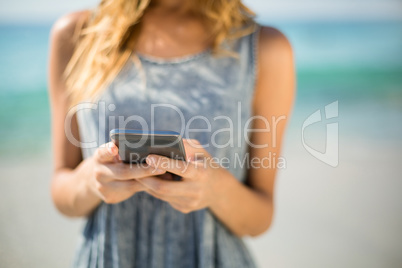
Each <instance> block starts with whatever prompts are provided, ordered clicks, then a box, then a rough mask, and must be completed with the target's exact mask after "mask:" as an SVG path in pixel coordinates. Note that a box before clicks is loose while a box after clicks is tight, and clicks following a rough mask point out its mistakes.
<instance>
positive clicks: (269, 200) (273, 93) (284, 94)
mask: <svg viewBox="0 0 402 268" xmlns="http://www.w3.org/2000/svg"><path fill="white" fill-rule="evenodd" d="M258 52H259V53H258V63H259V64H258V81H257V84H256V89H255V90H256V92H255V96H254V106H253V108H254V115H255V116H261V117H264V118H266V119H267V121H268V122H269V123H270V132H268V133H267V132H258V131H256V132H252V133H251V139H250V141H251V142H252V144H255V145H263V144H268V145H269V146H268V147H266V148H255V147H253V146H250V151H249V152H250V155H249V156H250V159H257V160H258V159H260V160H261V159H263V158H266V157H269V156H270V155H271V156H274V155H276V156H277V157H278V156H279V153H280V147H281V142H282V137H283V132H284V129H285V125H286V121H287V119H288V115H289V112H290V109H291V107H292V104H293V98H294V89H295V74H294V64H293V55H292V49H291V46H290V44H289V42H288V40H287V39H286V37H285V36H284V35H282V34H281V33H280V32H279V31H277V30H275V29H273V28H262V29H261V35H260V39H259V49H258ZM253 123H254V125H253V128H254V129H265V128H267V126H266V125H265V123H264V121H263V120H254V121H253ZM274 126H276V127H274ZM185 146H186V153H187V152H190V155H191V156H194V155H195V154H203V155H205V156H208V153H207V152H206V151H205V150H204V149H194V146H191V142H186V143H185ZM147 162H148V163H149V164H150V165H154V166H156V167H158V168H165V169H166V170H167V171H169V172H172V173H176V174H179V175H181V176H182V177H183V181H182V182H171V181H162V180H159V179H155V178H145V179H141V180H139V181H140V182H141V183H142V184H144V185H145V186H146V191H147V192H149V193H150V194H152V195H154V196H155V197H157V198H160V199H162V200H165V201H167V202H169V203H170V204H171V205H172V206H173V207H174V208H176V209H178V210H180V211H182V212H184V213H188V212H191V211H194V210H197V209H202V208H205V207H209V208H210V210H211V211H212V212H213V213H214V215H215V216H216V217H217V218H219V219H220V220H221V221H222V222H223V223H224V224H225V225H226V226H227V227H228V228H229V229H230V230H231V231H232V232H233V233H235V234H237V235H238V236H244V235H251V236H256V235H259V234H261V233H263V232H264V231H266V230H267V229H268V228H269V226H270V224H271V221H272V215H273V193H274V181H275V174H276V167H275V166H273V167H271V168H263V167H258V164H257V166H255V165H256V164H255V163H254V167H251V168H250V170H249V173H248V179H247V184H248V185H247V186H246V185H244V184H242V183H240V182H238V181H237V180H236V178H234V177H233V175H232V174H231V173H230V172H229V171H227V170H226V169H224V168H216V164H215V167H211V165H213V164H207V165H204V164H203V162H182V161H179V160H172V159H168V158H165V157H162V156H158V155H151V156H149V157H148V159H147ZM161 163H162V164H161ZM232 164H233V163H232ZM264 165H266V162H265V164H264Z"/></svg>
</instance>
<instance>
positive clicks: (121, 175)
mask: <svg viewBox="0 0 402 268" xmlns="http://www.w3.org/2000/svg"><path fill="white" fill-rule="evenodd" d="M87 15H88V12H86V11H84V12H77V13H73V14H70V15H67V16H65V17H63V18H61V19H59V20H58V21H57V22H56V24H55V25H54V26H53V28H52V32H51V44H50V62H49V95H50V103H51V114H52V121H51V123H52V139H53V141H52V145H53V155H54V157H53V165H54V172H53V178H52V183H51V192H52V198H53V202H54V203H55V205H56V207H57V208H58V210H59V211H60V212H61V213H63V214H65V215H67V216H86V215H88V214H89V213H90V212H91V211H92V210H93V209H95V208H96V207H97V206H98V205H99V204H100V202H101V201H104V202H106V203H118V202H121V201H123V200H125V199H127V198H129V197H130V196H132V195H133V194H135V193H136V192H138V191H142V190H143V186H142V185H141V184H140V183H138V182H137V181H136V180H134V178H142V177H147V176H153V175H158V174H163V173H164V172H160V171H159V172H157V171H155V169H153V168H151V167H148V168H147V167H146V166H145V167H132V168H131V167H130V165H126V164H124V163H122V162H121V161H119V160H118V157H117V154H118V148H117V147H116V146H115V145H114V144H113V143H108V144H106V145H103V146H100V147H99V148H98V149H97V150H96V151H95V153H94V155H93V156H92V157H90V158H88V159H86V160H84V161H82V157H81V148H79V147H76V146H74V145H73V144H72V143H70V141H69V140H68V139H67V137H66V134H65V133H64V121H65V118H66V115H67V112H68V102H67V98H66V94H65V92H66V88H65V81H64V78H63V77H64V76H63V73H64V70H65V68H66V65H67V64H68V62H69V60H70V58H71V56H72V54H73V51H74V43H73V35H74V31H75V28H76V27H77V23H78V22H79V21H81V19H85V16H87ZM71 133H72V134H73V136H74V138H75V139H76V140H79V135H78V134H79V133H78V125H77V120H76V117H75V116H74V117H73V118H72V122H71Z"/></svg>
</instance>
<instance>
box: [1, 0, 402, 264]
mask: <svg viewBox="0 0 402 268" xmlns="http://www.w3.org/2000/svg"><path fill="white" fill-rule="evenodd" d="M97 2H98V1H95V0H85V1H84V0H80V1H79V0H70V1H57V0H36V1H29V0H14V1H4V0H2V1H1V2H0V137H1V138H0V168H1V172H0V198H1V202H0V266H1V267H41V268H46V267H61V268H62V267H69V266H70V264H71V259H72V256H73V254H74V250H75V245H76V243H77V238H78V234H79V232H80V231H81V228H82V220H71V219H67V218H64V217H62V216H61V215H59V214H58V213H57V212H56V210H55V208H54V207H53V205H52V202H51V198H50V191H49V181H50V174H51V166H52V158H51V148H50V126H49V121H50V115H49V103H48V96H47V85H46V72H47V57H48V48H49V47H48V44H49V30H50V27H51V25H52V23H53V22H54V21H55V20H56V19H57V17H59V16H60V15H62V14H65V13H68V12H71V11H73V10H77V9H84V8H90V7H93V6H95V5H96V4H97ZM244 2H245V4H247V5H248V6H249V7H250V8H251V9H253V10H254V11H256V13H257V15H258V21H259V22H260V23H262V24H266V25H271V26H274V27H277V28H279V29H280V30H281V31H283V32H284V33H285V34H286V35H287V36H288V38H289V39H290V41H291V43H292V45H293V48H294V51H295V56H296V63H297V79H298V92H297V100H296V103H295V108H294V110H293V115H292V118H291V122H290V125H289V127H288V132H287V135H286V139H285V144H284V150H283V156H284V157H285V159H286V163H287V165H286V168H285V169H283V170H281V171H280V172H279V174H278V179H277V184H276V196H275V199H276V213H275V219H274V222H273V225H272V228H271V229H270V230H269V231H268V232H267V233H266V234H264V235H263V236H261V237H258V238H255V239H254V238H253V239H246V242H247V243H248V244H249V246H250V248H251V250H252V253H253V255H254V256H255V258H256V259H257V262H258V263H259V265H260V267H263V268H265V267H276V268H278V267H365V268H366V267H402V255H401V252H402V195H401V190H402V180H401V179H402V175H401V174H402V1H400V0H319V1H314V0H308V1H307V0H281V1H279V0H247V1H244ZM334 101H338V111H339V116H338V117H336V118H332V119H330V120H329V121H328V122H327V121H325V120H324V121H323V122H318V123H316V124H313V125H311V126H309V127H308V128H306V130H305V132H304V134H305V136H304V142H305V143H306V144H307V145H308V146H310V147H311V148H314V149H315V150H317V151H321V152H324V151H325V142H326V124H327V123H337V124H338V126H339V164H338V166H336V167H332V166H329V165H327V164H325V163H323V162H321V161H320V160H318V159H316V158H315V157H313V156H312V155H311V154H310V153H309V152H308V151H307V150H306V149H305V148H304V146H303V142H302V136H301V134H302V124H303V122H304V121H305V120H306V119H307V118H308V117H309V116H310V115H311V114H313V113H314V112H315V111H317V110H320V109H321V110H323V109H324V107H325V106H326V105H328V104H330V103H332V102H334ZM324 118H325V116H324Z"/></svg>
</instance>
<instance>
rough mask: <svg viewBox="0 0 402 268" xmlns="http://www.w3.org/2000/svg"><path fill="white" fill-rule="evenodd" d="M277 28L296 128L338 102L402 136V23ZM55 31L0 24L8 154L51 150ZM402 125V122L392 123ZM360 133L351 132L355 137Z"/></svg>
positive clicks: (3, 149)
mask: <svg viewBox="0 0 402 268" xmlns="http://www.w3.org/2000/svg"><path fill="white" fill-rule="evenodd" d="M273 26H274V27H277V28H278V29H280V30H281V31H282V32H284V33H285V34H286V35H287V37H288V38H289V39H290V41H291V43H292V46H293V48H294V52H295V60H296V66H297V81H298V85H297V100H296V103H295V109H294V112H293V120H292V124H291V127H294V128H295V129H296V128H299V127H300V122H301V121H302V120H303V118H305V117H306V116H308V114H309V113H311V112H313V111H314V109H320V108H322V107H324V106H325V105H326V104H327V103H329V102H331V101H335V100H338V101H339V106H340V112H341V113H342V109H343V112H344V113H343V115H344V116H343V117H342V118H341V119H340V120H343V121H344V125H345V126H348V124H349V125H351V126H355V124H354V123H355V122H354V120H357V122H358V123H361V122H362V120H363V121H365V122H366V121H367V122H366V123H367V124H366V125H362V127H363V130H364V131H365V129H364V128H366V129H367V128H369V127H370V125H369V124H370V122H373V120H377V122H378V123H379V124H381V123H383V124H384V126H383V128H384V127H388V128H389V130H390V131H389V133H387V135H386V137H381V138H389V137H391V138H394V139H398V138H400V137H401V135H402V131H401V128H400V127H399V125H401V124H400V122H402V121H401V120H402V116H401V111H402V22H395V21H392V22H391V21H389V22H298V23H297V22H292V23H290V22H288V23H276V24H275V23H274V24H273ZM50 28H51V25H50V24H49V25H0V36H1V41H0V62H1V64H0V136H1V137H2V138H1V140H0V155H5V154H12V155H14V154H15V155H20V154H21V153H23V154H24V153H25V154H30V153H40V152H43V151H48V150H49V146H50V124H49V122H50V115H49V101H48V95H47V83H46V79H47V78H46V75H47V60H48V49H49V31H50ZM355 108H356V109H355ZM373 109H374V112H373ZM345 115H348V116H345ZM366 116H371V118H366ZM384 116H385V117H386V118H385V119H384V118H383V117H384ZM356 117H357V118H356ZM359 117H361V118H359ZM381 118H383V119H382V120H381ZM399 119H401V120H400V121H399V124H395V122H393V121H392V120H399ZM386 123H390V124H386ZM346 129H347V128H346ZM344 130H345V128H344ZM367 130H370V129H367ZM371 130H372V129H371ZM357 132H358V129H353V128H351V129H350V130H349V131H348V134H357ZM371 134H373V135H378V133H377V134H375V133H371V131H365V134H363V135H371Z"/></svg>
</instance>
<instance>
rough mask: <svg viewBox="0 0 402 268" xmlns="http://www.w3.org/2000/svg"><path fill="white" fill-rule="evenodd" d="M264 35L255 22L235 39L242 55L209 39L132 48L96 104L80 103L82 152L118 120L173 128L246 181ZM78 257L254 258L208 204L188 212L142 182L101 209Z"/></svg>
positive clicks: (134, 262)
mask: <svg viewBox="0 0 402 268" xmlns="http://www.w3.org/2000/svg"><path fill="white" fill-rule="evenodd" d="M257 36H258V31H255V32H253V33H252V34H250V35H247V36H244V37H242V38H240V39H239V40H237V41H236V42H235V44H234V47H233V48H234V51H235V52H236V53H237V54H238V58H234V57H215V56H213V55H212V54H211V50H209V49H207V50H204V51H203V52H200V53H196V54H192V55H190V56H186V57H179V58H177V57H176V58H171V59H161V58H153V57H149V56H145V55H142V54H139V55H138V57H133V58H132V60H130V61H129V62H128V63H127V64H126V65H125V66H124V68H123V70H122V71H121V72H120V74H119V75H118V76H117V77H116V78H115V79H114V81H113V82H112V83H111V84H110V85H109V86H108V88H107V89H106V90H105V92H104V93H103V94H102V95H101V97H100V98H99V101H98V102H97V103H95V105H92V106H87V108H86V109H82V110H80V111H78V112H77V118H78V125H79V130H80V138H81V141H82V142H86V143H87V145H91V146H89V148H83V149H82V152H83V156H84V158H87V157H90V156H91V155H92V154H93V153H94V151H95V149H96V147H97V146H99V145H101V144H103V143H106V142H108V141H109V131H110V130H111V129H113V128H135V129H146V128H147V129H148V130H171V131H176V132H179V133H181V134H182V135H183V137H184V138H192V139H197V140H199V141H200V143H201V144H203V145H204V147H205V148H206V150H207V151H208V152H209V153H210V154H211V156H213V157H216V158H217V159H219V160H222V161H225V163H229V164H226V168H227V169H228V170H229V171H230V172H231V173H232V174H233V175H234V177H235V178H236V179H238V180H239V181H241V182H244V181H245V177H246V172H247V171H246V168H245V166H244V165H245V161H246V158H247V143H246V141H247V139H245V138H244V136H245V135H248V134H247V132H245V131H244V129H245V127H246V125H247V124H248V123H249V122H247V120H248V119H249V118H250V117H251V116H252V101H253V93H254V84H255V77H256V43H257ZM189 130H190V131H189ZM197 130H198V131H197ZM91 142H95V143H92V144H90V143H91ZM93 145H94V146H93ZM223 159H225V160H223ZM75 264H76V266H77V267H147V268H152V267H172V268H180V267H254V263H253V261H252V258H251V257H250V255H249V253H248V250H247V249H246V247H245V246H244V244H243V241H242V240H241V239H239V238H238V237H236V236H235V235H233V234H232V233H231V232H230V231H229V230H227V229H226V227H225V226H224V225H223V224H222V223H221V222H220V221H219V220H218V219H216V218H215V217H214V216H213V214H212V213H211V212H210V211H209V210H208V209H203V210H200V211H195V212H192V213H188V214H183V213H181V212H178V211H176V210H174V209H173V208H172V207H171V206H170V205H169V204H167V203H166V202H164V201H161V200H159V199H156V198H154V197H152V196H150V195H148V194H146V193H143V192H141V193H137V194H135V195H134V196H133V197H131V198H130V199H128V200H126V201H124V202H121V203H119V204H114V205H110V204H105V203H102V204H101V205H100V206H99V207H98V208H97V209H96V210H95V212H94V213H93V214H92V215H91V216H90V217H89V219H88V222H87V224H86V227H85V230H84V232H83V240H82V243H81V245H80V247H79V250H78V252H77V258H76V262H75Z"/></svg>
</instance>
